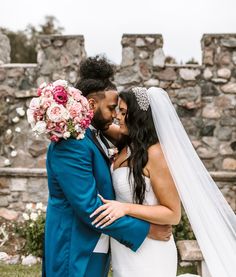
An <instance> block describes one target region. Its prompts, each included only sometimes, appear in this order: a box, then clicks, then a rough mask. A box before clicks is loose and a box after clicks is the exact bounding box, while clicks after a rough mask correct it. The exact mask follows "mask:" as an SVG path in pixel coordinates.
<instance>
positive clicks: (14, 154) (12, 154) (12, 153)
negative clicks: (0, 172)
mask: <svg viewBox="0 0 236 277" xmlns="http://www.w3.org/2000/svg"><path fill="white" fill-rule="evenodd" d="M17 154H18V153H17V151H15V150H13V151H11V157H13V158H14V157H16V156H17Z"/></svg>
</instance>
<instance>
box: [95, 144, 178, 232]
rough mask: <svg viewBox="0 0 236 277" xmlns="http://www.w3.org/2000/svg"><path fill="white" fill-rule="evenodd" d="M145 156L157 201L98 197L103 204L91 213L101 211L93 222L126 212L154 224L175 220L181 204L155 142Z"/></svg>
mask: <svg viewBox="0 0 236 277" xmlns="http://www.w3.org/2000/svg"><path fill="white" fill-rule="evenodd" d="M148 157H149V160H148V163H147V166H146V168H145V169H146V171H147V172H148V175H149V177H150V181H151V184H152V188H153V191H154V193H155V195H156V197H157V199H158V200H159V204H158V205H153V206H150V205H139V204H132V203H120V202H118V201H111V200H105V199H102V200H103V202H104V203H105V204H104V205H103V206H102V207H100V208H99V209H98V210H96V211H95V213H93V216H94V215H95V214H98V213H100V212H101V214H100V215H99V216H98V217H97V218H96V220H94V224H97V226H102V227H105V226H107V225H109V224H111V223H112V222H114V221H115V220H116V219H118V218H120V217H122V216H124V215H130V216H133V217H136V218H139V219H143V220H145V221H148V222H150V223H154V224H163V225H164V224H171V225H175V224H178V223H179V220H180V217H181V204H180V200H179V196H178V192H177V190H176V187H175V184H174V182H173V179H172V177H171V174H170V171H169V169H168V166H167V163H166V161H165V158H164V155H163V153H162V151H161V147H160V145H159V144H156V145H153V146H151V147H150V148H149V150H148ZM110 217H111V218H112V219H110Z"/></svg>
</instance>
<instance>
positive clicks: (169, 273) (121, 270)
mask: <svg viewBox="0 0 236 277" xmlns="http://www.w3.org/2000/svg"><path fill="white" fill-rule="evenodd" d="M111 171H112V179H113V186H114V189H115V193H116V200H117V201H120V202H126V203H132V202H133V190H132V186H130V183H129V168H128V167H119V168H117V169H115V170H113V169H111ZM145 180H146V194H145V202H144V204H145V205H156V204H157V203H158V201H157V199H156V196H155V194H154V192H153V190H152V186H151V183H150V179H149V178H147V177H145ZM131 181H132V177H131ZM137 231H138V230H137ZM111 253H112V268H113V277H176V272H177V250H176V245H175V241H174V238H173V236H171V239H170V240H169V241H167V242H165V241H156V240H152V239H149V238H146V239H145V240H144V242H143V243H142V245H141V246H140V248H139V249H138V250H137V252H133V251H132V250H130V249H129V248H128V247H126V246H124V245H123V244H121V243H119V242H118V241H116V240H115V239H112V238H111Z"/></svg>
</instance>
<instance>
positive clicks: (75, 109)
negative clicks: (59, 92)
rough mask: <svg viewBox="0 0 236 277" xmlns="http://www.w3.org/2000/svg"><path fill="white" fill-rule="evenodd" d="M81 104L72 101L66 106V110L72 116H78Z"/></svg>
mask: <svg viewBox="0 0 236 277" xmlns="http://www.w3.org/2000/svg"><path fill="white" fill-rule="evenodd" d="M82 108H83V107H82V105H81V104H80V103H79V102H74V103H73V104H72V105H71V106H69V107H68V111H69V113H70V116H71V117H72V118H74V117H77V116H79V114H80V113H81V110H82Z"/></svg>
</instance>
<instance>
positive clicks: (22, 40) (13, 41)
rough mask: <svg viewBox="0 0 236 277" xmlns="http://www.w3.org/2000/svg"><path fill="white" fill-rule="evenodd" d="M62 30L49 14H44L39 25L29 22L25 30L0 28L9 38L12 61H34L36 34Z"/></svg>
mask: <svg viewBox="0 0 236 277" xmlns="http://www.w3.org/2000/svg"><path fill="white" fill-rule="evenodd" d="M63 30H64V28H63V27H61V26H59V25H58V20H57V19H56V18H55V17H54V16H51V15H49V16H45V18H44V23H43V24H41V25H39V27H37V26H36V27H35V26H33V25H32V24H29V25H28V26H27V27H26V29H25V30H23V31H22V30H19V31H17V32H13V31H11V30H9V29H6V28H0V31H1V32H2V33H4V34H6V35H7V36H8V38H9V40H10V45H11V62H12V63H36V62H37V52H36V46H37V37H38V35H52V34H61V33H62V31H63Z"/></svg>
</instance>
